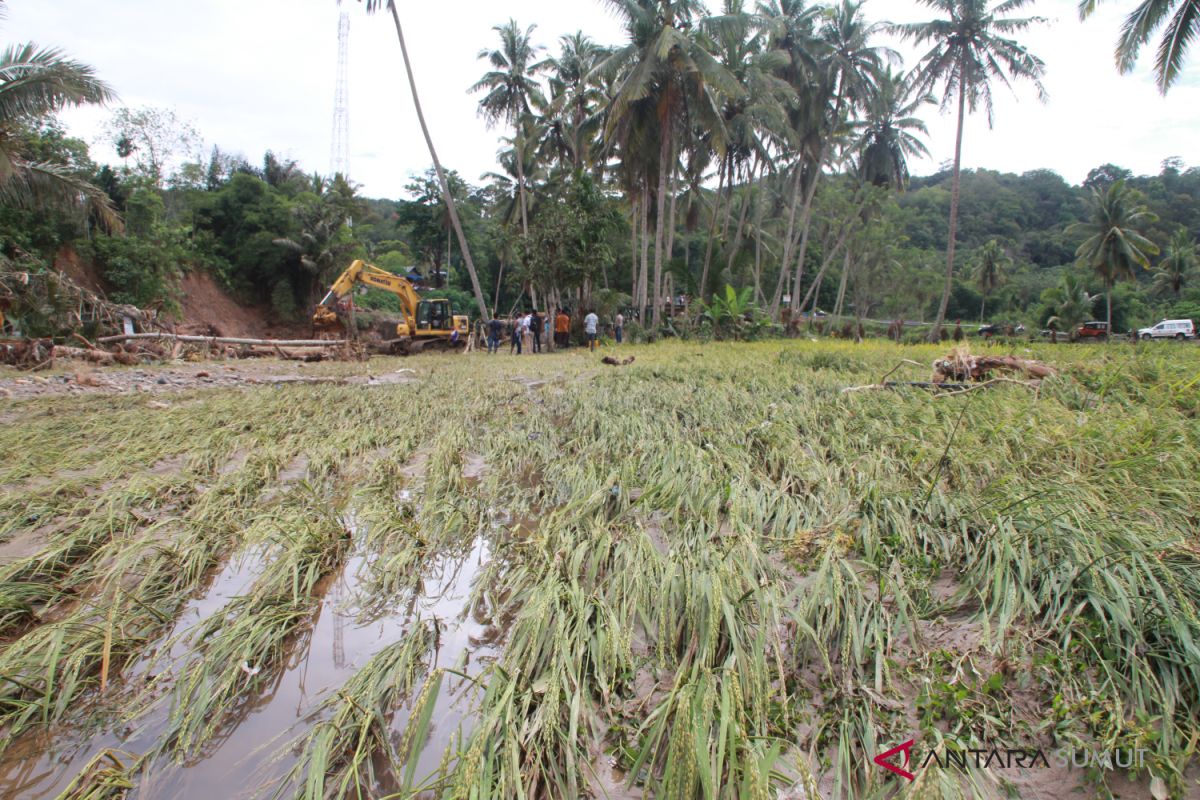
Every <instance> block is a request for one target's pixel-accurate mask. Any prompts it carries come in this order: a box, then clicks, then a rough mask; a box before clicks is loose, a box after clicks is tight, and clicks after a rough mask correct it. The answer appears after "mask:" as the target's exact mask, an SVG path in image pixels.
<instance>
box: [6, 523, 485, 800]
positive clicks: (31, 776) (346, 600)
mask: <svg viewBox="0 0 1200 800" xmlns="http://www.w3.org/2000/svg"><path fill="white" fill-rule="evenodd" d="M361 533H362V531H361V530H360V531H358V532H356V538H357V539H358V540H359V541H361V540H362V538H363V537H362V536H361ZM488 553H489V551H488V544H487V542H486V541H485V540H484V539H483V538H479V539H477V540H475V542H474V543H473V546H472V549H471V550H470V552H469V553H467V554H466V555H465V556H464V555H463V554H462V553H461V551H460V552H459V553H458V554H450V555H444V556H441V557H438V558H435V559H434V560H433V562H432V564H431V565H429V567H428V570H427V572H426V574H425V576H424V579H423V581H422V582H421V584H420V588H419V590H418V593H417V594H416V596H415V598H414V597H413V596H411V595H410V596H407V597H398V598H396V602H395V603H393V604H392V605H391V606H390V607H389V608H388V610H387V611H385V612H384V613H382V614H377V615H374V617H373V618H372V619H369V620H364V619H362V618H361V615H359V614H357V612H356V610H355V609H354V608H353V607H352V606H353V605H354V604H353V603H352V602H351V600H352V598H354V597H355V595H356V589H357V587H358V585H359V583H360V578H361V579H365V578H366V572H367V568H368V566H369V565H368V562H369V560H370V559H369V554H367V553H364V552H362V549H361V547H359V548H356V550H355V552H353V553H352V554H351V556H350V557H349V558H348V559H347V561H346V563H345V564H344V565H343V568H342V570H341V572H340V573H339V574H337V575H335V576H332V577H330V578H329V579H328V580H327V582H326V584H325V585H324V587H323V591H322V595H321V600H320V603H319V606H318V609H317V611H316V613H315V614H314V616H313V617H312V619H311V622H310V624H309V625H308V626H307V627H306V628H305V629H304V630H302V631H301V632H300V633H298V634H297V635H296V637H295V639H294V641H293V642H292V644H291V646H290V652H289V655H288V658H287V660H286V661H285V663H284V664H283V665H282V667H281V668H279V670H278V675H277V676H276V678H275V679H274V680H273V681H272V682H271V683H270V684H269V685H268V687H267V688H266V689H265V690H263V691H262V692H260V693H259V695H258V696H256V697H254V698H248V699H247V700H248V702H247V703H246V704H245V705H244V706H243V707H241V708H239V709H238V710H237V711H236V712H235V714H234V716H233V718H232V720H231V721H230V723H229V724H228V725H226V726H224V727H223V729H222V731H223V732H222V734H221V735H219V736H218V738H216V739H214V740H213V741H212V742H210V744H209V746H208V747H207V748H206V749H205V750H204V751H203V752H202V753H201V754H200V755H199V756H198V757H197V758H195V759H193V760H191V761H189V762H188V763H186V764H177V763H175V762H174V761H173V760H172V759H171V758H169V757H160V758H157V759H154V760H152V761H151V762H149V763H148V764H147V765H146V767H145V769H144V770H143V772H142V773H141V774H140V775H139V776H138V778H137V780H136V782H137V784H138V786H137V789H135V791H134V792H133V793H131V795H130V796H131V797H138V798H160V797H172V798H191V797H196V798H204V800H210V798H212V797H214V796H220V797H229V798H235V797H236V798H241V797H246V798H251V797H266V796H270V795H271V794H272V793H273V792H274V791H275V789H276V788H277V787H278V785H279V783H280V782H281V780H283V778H284V776H285V775H286V774H287V772H288V770H289V769H290V768H291V766H292V765H293V764H294V762H295V759H296V757H297V755H298V753H299V748H298V747H295V746H293V745H294V744H295V742H296V741H297V740H299V739H300V738H301V737H303V736H304V735H305V734H306V733H307V732H308V730H309V728H310V727H311V725H312V724H313V722H314V721H315V718H314V717H313V713H314V709H316V708H317V706H319V704H320V703H321V701H322V700H323V699H324V698H325V697H327V696H328V694H329V693H330V692H331V691H335V690H336V689H337V688H338V687H340V686H341V685H342V684H344V683H345V682H346V681H347V680H348V679H349V678H350V677H351V676H352V675H353V674H354V673H355V672H356V671H357V670H358V669H360V668H361V667H363V666H364V665H365V664H366V663H367V661H368V660H369V659H370V658H371V657H372V656H373V655H375V654H376V653H378V652H379V651H380V650H381V649H383V648H384V647H385V646H386V645H388V644H390V643H392V642H394V641H396V640H397V639H399V638H400V637H401V636H402V635H403V634H404V632H405V631H407V630H408V629H409V627H410V626H411V625H412V624H413V623H414V622H415V620H416V619H418V618H420V619H429V618H436V619H437V620H438V624H439V630H440V649H439V651H438V654H437V665H438V666H450V667H455V668H458V669H462V670H463V671H466V672H469V673H470V674H477V673H478V672H479V671H480V669H481V665H480V662H481V661H487V660H489V659H492V658H494V657H495V656H496V650H495V649H494V648H495V647H496V645H495V644H494V643H495V642H496V641H498V640H499V639H501V638H502V633H501V634H500V635H497V631H496V630H495V629H494V628H491V627H490V626H489V625H487V624H486V620H480V619H477V618H476V617H474V616H472V615H471V614H470V613H469V611H468V606H469V598H470V594H471V586H472V583H473V581H474V579H475V577H476V575H477V574H478V572H479V570H480V568H481V567H482V566H483V564H485V563H486V562H487V560H488ZM263 556H264V553H263V551H261V550H257V551H253V550H252V551H248V552H246V553H245V554H243V555H242V556H241V557H239V558H236V559H233V560H231V561H230V562H229V563H227V564H226V565H225V566H224V567H223V568H222V569H221V570H219V571H218V573H217V574H216V575H215V576H214V577H213V578H212V580H211V582H210V583H209V585H208V586H207V588H206V589H205V590H204V591H202V592H201V593H199V594H198V595H197V596H196V597H195V598H193V599H192V600H191V601H189V602H188V604H187V605H186V607H185V609H184V611H183V612H182V614H181V615H180V617H179V618H178V620H177V621H176V623H175V625H174V627H173V629H172V630H171V632H170V633H168V634H166V635H164V636H163V637H162V639H161V640H160V641H159V642H157V643H155V644H154V645H153V646H152V647H151V648H149V649H148V650H147V655H146V657H144V658H143V659H142V660H140V661H138V662H136V663H135V664H134V665H132V667H131V668H130V669H128V670H127V671H126V674H125V684H126V685H127V686H129V687H136V686H140V685H142V684H143V683H144V681H145V680H146V679H147V678H148V677H149V676H151V675H154V674H157V673H159V672H161V671H162V670H164V669H167V668H168V667H167V666H166V665H168V664H171V663H172V661H173V660H177V659H179V658H181V657H183V656H184V655H186V654H187V653H188V652H189V651H192V650H194V644H193V643H191V642H190V641H189V639H190V634H191V633H193V632H194V631H195V629H196V628H197V626H199V625H200V624H201V623H202V622H203V621H204V620H206V619H209V618H210V617H211V616H212V615H213V614H219V613H220V612H221V609H222V608H223V607H224V605H225V604H226V603H227V602H228V601H229V600H230V599H231V598H233V597H235V596H237V595H238V594H242V593H244V592H246V591H248V590H249V589H250V587H251V586H252V584H253V581H254V579H255V578H256V577H257V575H258V573H259V572H260V571H261V569H262V566H263ZM155 651H158V656H159V659H158V660H155V659H153V658H152V657H151V656H152V655H153V654H154V652H155ZM243 666H245V667H246V668H250V669H253V668H256V666H257V665H232V668H243ZM456 680H457V679H456ZM471 687H472V685H471V684H468V686H467V687H462V686H458V685H454V684H452V683H451V682H450V681H447V682H446V683H445V684H444V685H443V688H442V693H441V695H440V696H439V698H438V705H437V708H436V709H435V712H434V717H433V723H434V724H433V730H432V733H431V737H430V740H429V742H428V743H427V747H426V750H427V758H426V757H425V756H423V757H422V761H421V771H422V774H425V772H426V770H428V771H430V772H431V771H432V770H433V769H434V768H435V767H436V766H437V764H438V762H439V761H440V758H441V755H442V752H443V750H444V748H445V746H446V745H447V744H448V743H449V742H450V741H451V737H452V736H453V735H454V732H455V731H456V730H458V728H459V727H462V728H463V730H464V732H465V730H466V727H467V726H469V724H470V722H469V718H470V714H471V710H470V702H469V700H470V699H471V697H470V695H471V692H470V691H469V690H470V689H471ZM129 693H130V694H131V695H132V693H133V689H132V688H131V689H130V692H129ZM170 699H171V698H170V696H169V695H168V696H166V697H164V698H160V702H158V703H157V704H156V705H155V706H154V707H153V708H152V709H151V710H150V711H149V712H147V713H146V714H144V715H142V716H141V717H139V718H137V719H136V720H134V721H133V723H132V724H129V723H127V722H126V721H122V720H119V719H115V718H116V717H118V716H119V714H120V712H121V709H117V708H109V709H108V710H107V711H104V710H98V711H97V712H96V713H95V714H93V715H92V716H91V717H90V718H88V721H87V722H85V723H80V724H77V725H70V726H64V727H60V728H58V729H56V730H51V731H43V732H39V733H38V734H37V735H31V736H25V737H22V738H21V739H20V740H18V741H17V742H15V743H14V744H13V745H12V746H11V747H10V748H9V750H8V752H7V753H6V754H4V756H3V759H2V760H0V796H4V797H28V798H42V797H46V798H50V797H56V796H57V795H58V794H59V793H60V792H61V791H62V790H63V789H64V788H66V786H67V784H68V783H69V782H70V781H71V780H72V779H73V778H74V777H75V776H76V775H77V774H78V773H79V772H80V771H82V770H83V769H84V767H85V766H86V765H87V764H88V762H89V761H90V760H91V759H92V758H93V757H94V756H95V755H96V754H97V753H99V752H101V751H102V750H104V749H106V748H112V749H114V750H120V751H125V752H127V753H131V754H134V755H135V756H136V755H140V754H143V753H147V752H149V751H150V750H152V748H153V747H154V745H155V744H156V743H157V741H158V739H159V738H160V736H161V734H162V731H163V729H164V727H165V723H166V718H167V714H168V712H169V703H170ZM113 705H120V704H119V703H114V704H113ZM405 718H406V711H405V709H404V708H402V709H401V711H400V712H398V714H397V724H398V725H399V726H400V728H401V729H402V727H403V721H404V719H405ZM130 760H132V759H130ZM427 760H428V761H429V762H430V764H429V766H427V765H426V761H427ZM127 763H128V762H127Z"/></svg>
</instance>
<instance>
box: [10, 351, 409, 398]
mask: <svg viewBox="0 0 1200 800" xmlns="http://www.w3.org/2000/svg"><path fill="white" fill-rule="evenodd" d="M424 358H425V357H424V356H422V359H424ZM419 361H420V360H408V361H404V360H401V359H398V358H373V359H371V360H370V361H368V362H362V363H359V362H354V363H318V364H306V363H304V362H302V361H285V360H280V359H275V358H255V359H237V360H232V359H231V360H210V361H200V362H195V363H187V362H179V363H174V364H161V365H155V364H151V365H146V366H141V367H110V368H103V367H94V366H92V365H88V364H78V365H72V364H69V363H68V364H60V365H59V366H58V367H57V368H56V369H54V370H52V371H48V372H23V371H19V370H15V369H12V368H9V367H4V368H0V402H3V400H5V399H8V400H23V399H28V398H35V397H47V396H51V397H52V396H58V395H105V394H148V395H154V394H170V393H176V392H182V391H188V390H192V389H235V388H242V387H253V386H263V385H283V384H302V383H312V384H318V383H329V384H337V383H345V384H351V385H353V384H362V385H376V384H386V383H402V382H405V381H410V380H417V378H416V375H417V373H418V372H420V371H427V370H428V368H429V365H426V366H425V369H424V370H422V369H421V364H420V363H419ZM0 408H3V406H0Z"/></svg>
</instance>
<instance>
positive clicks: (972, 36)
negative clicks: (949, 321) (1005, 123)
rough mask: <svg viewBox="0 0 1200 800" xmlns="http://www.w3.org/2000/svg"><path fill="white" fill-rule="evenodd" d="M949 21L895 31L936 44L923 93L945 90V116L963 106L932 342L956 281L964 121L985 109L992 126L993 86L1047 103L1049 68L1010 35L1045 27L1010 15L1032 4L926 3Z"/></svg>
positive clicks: (1018, 0) (925, 68) (1005, 0)
mask: <svg viewBox="0 0 1200 800" xmlns="http://www.w3.org/2000/svg"><path fill="white" fill-rule="evenodd" d="M921 2H922V3H924V4H925V5H927V6H929V7H930V8H932V9H934V10H935V11H939V12H941V13H942V14H943V15H944V16H943V17H941V18H939V19H935V20H931V21H929V22H919V23H911V24H908V25H896V26H893V30H895V31H896V32H897V33H899V34H900V35H901V36H903V37H904V38H905V39H911V40H912V41H913V42H914V43H916V44H918V45H920V44H926V43H931V44H932V47H931V48H930V49H929V51H928V52H927V53H926V54H925V55H924V56H923V57H922V59H921V63H920V66H919V67H918V69H917V74H916V81H917V85H918V86H919V87H920V90H921V91H923V92H932V91H933V89H934V87H936V86H938V85H941V86H942V87H944V91H943V93H942V110H943V111H944V110H946V108H947V107H949V105H950V103H951V102H954V98H955V97H957V104H958V129H957V133H956V134H955V138H954V171H953V176H952V178H951V182H950V232H949V240H948V243H947V247H946V283H945V286H944V288H943V289H942V302H941V303H940V304H939V305H938V313H937V319H936V320H934V323H933V329H932V330H931V332H930V340H931V341H934V342H936V341H938V339H939V338H940V336H941V330H942V323H943V322H944V321H945V319H946V307H947V305H948V304H949V303H950V288H951V286H952V284H953V281H954V247H955V237H956V236H957V233H958V198H959V177H960V175H959V171H960V168H961V166H962V136H963V120H964V119H965V118H966V114H967V112H968V111H970V112H971V113H974V112H975V110H976V109H977V108H978V107H979V106H980V105H982V106H983V107H984V109H985V110H986V112H987V120H988V125H989V126H990V125H991V124H992V110H993V109H992V81H993V80H995V81H998V82H1000V83H1002V84H1004V85H1005V86H1008V87H1010V88H1011V87H1012V83H1011V82H1012V81H1016V80H1029V81H1032V82H1033V84H1034V86H1035V87H1037V91H1038V96H1039V97H1040V98H1043V99H1044V98H1045V96H1046V90H1045V88H1044V87H1043V86H1042V81H1041V79H1042V75H1044V74H1045V72H1046V66H1045V64H1044V63H1043V62H1042V60H1041V59H1040V58H1038V57H1037V56H1035V55H1033V54H1032V53H1030V52H1029V51H1028V50H1026V49H1025V48H1024V47H1022V46H1021V44H1020V43H1019V42H1017V41H1016V40H1015V39H1012V38H1009V36H1010V35H1011V34H1014V33H1019V32H1020V31H1023V30H1025V29H1027V28H1028V27H1029V26H1031V25H1033V24H1035V23H1040V22H1044V21H1045V20H1044V19H1043V18H1041V17H1024V18H1013V17H1010V16H1009V15H1010V14H1012V13H1013V12H1015V11H1018V10H1020V9H1021V8H1023V7H1024V6H1026V5H1028V4H1029V3H1030V2H1032V0H1000V2H998V3H997V4H996V5H994V6H991V7H990V8H989V6H988V0H921Z"/></svg>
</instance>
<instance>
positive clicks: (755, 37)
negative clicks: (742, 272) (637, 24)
mask: <svg viewBox="0 0 1200 800" xmlns="http://www.w3.org/2000/svg"><path fill="white" fill-rule="evenodd" d="M775 28H776V23H775V21H774V20H773V18H771V17H770V16H766V15H763V14H751V13H748V12H746V11H745V9H744V2H743V0H725V2H724V8H723V13H722V14H720V15H719V16H714V17H709V18H707V19H705V20H704V21H703V22H702V24H701V30H702V32H703V34H704V36H705V37H706V39H707V42H706V44H707V46H708V48H709V49H710V50H711V52H712V53H713V55H715V56H716V57H717V58H718V60H719V61H720V62H721V64H722V65H723V66H724V67H725V68H726V69H728V70H729V72H730V73H731V74H732V75H733V76H734V77H735V78H736V79H737V81H738V83H739V84H740V85H741V87H742V89H743V91H742V93H741V94H739V95H737V96H730V97H726V98H725V102H724V104H723V108H722V115H723V118H724V123H725V134H726V135H725V139H726V141H725V142H724V144H725V147H724V161H723V164H722V166H723V168H724V170H725V175H726V177H727V181H726V185H725V191H726V193H727V195H728V202H726V204H725V223H724V224H725V229H724V230H725V231H726V232H727V229H728V223H729V219H730V217H731V216H732V206H733V199H734V183H735V181H739V180H740V181H742V182H743V183H744V184H745V187H746V188H745V191H743V192H742V193H741V196H742V207H741V213H740V215H739V218H738V223H737V227H736V230H735V233H734V239H733V242H732V244H731V245H730V247H729V254H728V255H729V258H728V264H727V267H726V269H727V270H728V269H730V268H731V267H732V265H733V261H734V259H735V258H736V256H737V254H738V251H739V249H740V246H741V243H742V240H743V239H742V234H743V232H744V228H745V223H746V216H747V213H748V210H749V208H750V205H751V203H753V202H754V199H755V197H756V196H757V192H756V190H755V180H756V177H757V176H759V175H760V174H761V173H765V172H767V171H769V170H771V171H773V170H774V167H775V160H776V158H775V153H774V152H773V150H772V143H773V142H781V141H784V140H786V139H787V137H788V109H789V108H791V107H793V106H794V105H796V103H798V102H799V98H798V97H797V94H796V90H795V89H794V88H793V87H792V86H791V84H789V83H788V81H787V80H785V79H784V78H783V77H782V76H781V75H780V72H781V70H782V69H783V67H784V66H785V65H786V64H787V63H788V62H789V61H790V60H791V57H790V56H789V55H788V53H787V52H786V51H784V50H783V49H781V48H779V47H775V46H772V41H771V38H772V37H771V34H772V32H773V30H774V29H775ZM714 221H715V220H714ZM715 233H716V230H715V226H710V234H709V238H710V246H709V247H708V249H707V250H706V253H705V260H704V267H703V272H702V273H701V279H700V285H701V288H702V293H703V292H704V291H705V290H706V289H707V284H708V273H709V267H710V262H711V257H712V246H711V243H712V239H713V238H714V236H715ZM724 235H725V233H723V234H722V236H724ZM668 255H669V254H668Z"/></svg>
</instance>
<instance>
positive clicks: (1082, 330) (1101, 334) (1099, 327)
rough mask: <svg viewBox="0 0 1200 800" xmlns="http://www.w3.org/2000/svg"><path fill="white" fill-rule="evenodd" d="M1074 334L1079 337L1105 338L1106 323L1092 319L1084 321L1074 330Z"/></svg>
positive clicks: (1106, 334) (1106, 333) (1106, 332)
mask: <svg viewBox="0 0 1200 800" xmlns="http://www.w3.org/2000/svg"><path fill="white" fill-rule="evenodd" d="M1075 335H1076V336H1077V337H1078V338H1080V339H1107V338H1108V323H1107V322H1096V321H1094V320H1093V321H1092V322H1085V323H1083V324H1082V325H1080V326H1079V327H1078V328H1077V329H1076V330H1075Z"/></svg>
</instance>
